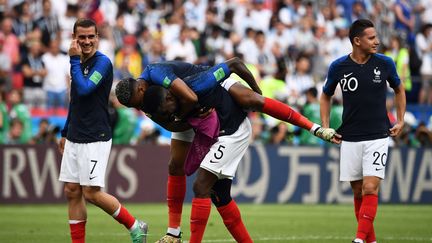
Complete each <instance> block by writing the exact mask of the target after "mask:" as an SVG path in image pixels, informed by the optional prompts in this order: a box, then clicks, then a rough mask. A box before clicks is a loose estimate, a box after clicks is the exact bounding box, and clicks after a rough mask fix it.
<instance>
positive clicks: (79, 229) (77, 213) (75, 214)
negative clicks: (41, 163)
mask: <svg viewBox="0 0 432 243" xmlns="http://www.w3.org/2000/svg"><path fill="white" fill-rule="evenodd" d="M77 146H78V144H76V143H72V142H70V141H68V140H66V142H65V146H64V150H63V156H62V161H61V168H60V176H59V180H60V181H63V182H64V183H65V184H64V193H65V195H66V199H67V203H68V215H69V228H70V234H71V238H72V243H84V242H85V225H86V221H87V210H86V206H85V201H84V197H83V192H82V188H81V185H80V184H79V166H78V163H77V160H76V153H77Z"/></svg>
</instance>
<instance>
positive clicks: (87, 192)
mask: <svg viewBox="0 0 432 243" xmlns="http://www.w3.org/2000/svg"><path fill="white" fill-rule="evenodd" d="M99 191H100V188H99V187H97V188H96V187H84V188H83V195H84V199H85V200H86V201H87V202H89V203H92V204H95V205H98V203H97V193H98V192H99Z"/></svg>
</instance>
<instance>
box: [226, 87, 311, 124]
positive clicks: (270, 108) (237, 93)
mask: <svg viewBox="0 0 432 243" xmlns="http://www.w3.org/2000/svg"><path fill="white" fill-rule="evenodd" d="M228 92H229V93H230V95H231V96H232V97H233V98H234V100H235V101H236V102H237V103H238V104H239V105H240V106H241V107H243V108H245V109H251V110H254V111H259V112H263V113H265V114H267V115H270V116H272V117H274V118H276V119H279V120H282V121H286V122H289V123H291V124H293V125H296V126H299V127H301V128H304V129H306V130H308V131H311V132H315V130H316V129H317V128H319V125H317V124H314V123H313V122H311V121H310V120H309V119H307V118H306V117H304V116H303V115H302V114H300V113H299V112H297V111H295V110H294V109H292V108H291V107H290V106H289V105H287V104H284V103H282V102H280V101H277V100H274V99H270V98H267V97H264V96H262V95H260V94H258V93H256V92H254V91H252V90H251V89H249V88H247V87H245V86H244V85H242V84H240V83H236V84H234V85H232V86H231V88H230V89H229V90H228Z"/></svg>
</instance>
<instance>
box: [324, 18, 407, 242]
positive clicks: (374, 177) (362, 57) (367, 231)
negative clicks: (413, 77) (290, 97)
mask: <svg viewBox="0 0 432 243" xmlns="http://www.w3.org/2000/svg"><path fill="white" fill-rule="evenodd" d="M349 38H350V41H351V43H352V47H353V50H352V53H351V54H349V55H346V56H343V57H341V58H339V59H337V60H335V61H334V62H333V63H332V64H331V65H330V67H329V71H328V74H327V80H326V83H325V85H324V88H323V94H322V96H321V98H320V110H321V112H320V113H321V120H322V125H323V126H324V127H329V125H330V124H329V113H330V101H331V97H332V95H333V94H334V91H335V88H336V86H337V85H338V84H339V85H340V88H341V90H342V95H343V114H342V125H341V126H340V127H339V128H338V129H337V132H338V134H340V135H341V137H338V136H335V137H333V139H332V140H333V142H335V143H340V144H341V152H340V180H341V181H349V182H350V183H351V188H352V191H353V194H354V209H355V210H354V211H355V215H356V218H357V222H358V226H357V234H356V238H355V239H354V241H353V242H357V243H358V242H362V243H363V242H368V243H369V242H376V237H375V231H374V226H373V222H374V219H375V215H376V211H377V207H378V190H379V185H380V182H381V180H382V179H384V175H385V173H384V172H385V165H386V161H387V151H388V144H389V136H397V135H398V134H399V133H400V132H401V130H402V127H403V125H404V114H405V109H406V100H405V90H404V87H403V84H402V83H401V81H400V79H399V76H398V74H397V73H396V67H395V63H394V62H393V60H392V59H391V58H390V57H387V56H384V55H382V54H378V53H377V51H378V45H379V39H378V36H377V33H376V30H375V27H374V25H373V23H372V22H371V21H369V20H366V19H360V20H357V21H355V22H354V23H353V24H352V25H351V28H350V31H349ZM387 83H388V84H389V85H390V87H391V88H392V89H393V90H394V92H395V103H396V107H397V109H396V110H397V123H396V124H394V125H393V126H392V125H391V124H390V121H389V119H388V117H387V110H386V94H387Z"/></svg>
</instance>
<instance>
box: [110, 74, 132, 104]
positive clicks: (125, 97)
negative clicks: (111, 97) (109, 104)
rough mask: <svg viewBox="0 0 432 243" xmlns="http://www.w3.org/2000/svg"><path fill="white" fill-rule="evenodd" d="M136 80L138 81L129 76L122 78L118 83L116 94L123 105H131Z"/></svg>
mask: <svg viewBox="0 0 432 243" xmlns="http://www.w3.org/2000/svg"><path fill="white" fill-rule="evenodd" d="M136 82H137V81H136V80H135V79H134V78H130V77H129V78H124V79H122V80H120V82H118V84H117V85H116V88H115V94H116V96H117V99H118V101H119V102H120V103H121V104H122V105H124V106H127V107H129V102H130V100H131V98H132V95H133V93H134V90H135V86H136Z"/></svg>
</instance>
